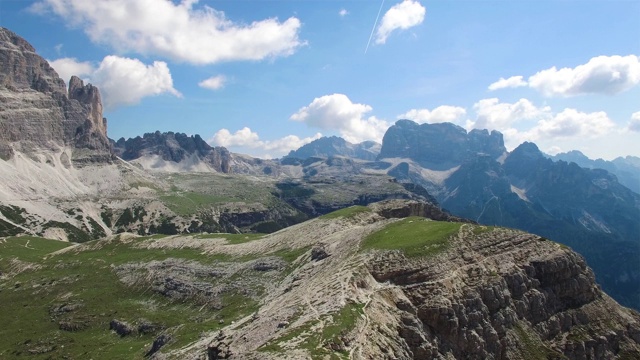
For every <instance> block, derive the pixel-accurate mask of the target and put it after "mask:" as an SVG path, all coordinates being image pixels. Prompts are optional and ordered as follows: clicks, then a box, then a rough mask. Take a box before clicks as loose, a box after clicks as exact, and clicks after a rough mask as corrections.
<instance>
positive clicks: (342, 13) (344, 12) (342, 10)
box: [338, 9, 349, 17]
mask: <svg viewBox="0 0 640 360" xmlns="http://www.w3.org/2000/svg"><path fill="white" fill-rule="evenodd" d="M338 15H340V17H345V16H347V15H349V12H348V11H347V9H340V11H338Z"/></svg>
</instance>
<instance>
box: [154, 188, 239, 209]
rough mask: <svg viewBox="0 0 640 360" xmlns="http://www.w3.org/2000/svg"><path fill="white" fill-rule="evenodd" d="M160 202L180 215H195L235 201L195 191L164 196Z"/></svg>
mask: <svg viewBox="0 0 640 360" xmlns="http://www.w3.org/2000/svg"><path fill="white" fill-rule="evenodd" d="M160 200H162V202H163V203H164V204H165V205H166V206H167V207H168V208H169V209H171V211H173V212H174V213H176V214H178V215H191V214H195V213H197V212H198V211H199V210H201V209H203V208H205V207H210V206H212V205H215V204H220V203H225V202H230V201H233V200H232V199H230V198H227V197H223V196H217V195H209V194H201V193H197V192H194V191H186V192H177V193H174V194H170V195H162V196H160Z"/></svg>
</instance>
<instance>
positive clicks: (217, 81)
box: [198, 75, 226, 90]
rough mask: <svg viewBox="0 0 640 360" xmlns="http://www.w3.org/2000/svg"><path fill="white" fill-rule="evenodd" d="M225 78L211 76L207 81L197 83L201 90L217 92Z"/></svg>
mask: <svg viewBox="0 0 640 360" xmlns="http://www.w3.org/2000/svg"><path fill="white" fill-rule="evenodd" d="M225 81H226V78H225V77H224V76H223V75H217V76H212V77H210V78H208V79H205V80H202V81H200V82H199V83H198V86H200V87H201V88H205V89H209V90H218V89H222V87H223V86H224V83H225Z"/></svg>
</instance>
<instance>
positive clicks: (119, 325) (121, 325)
mask: <svg viewBox="0 0 640 360" xmlns="http://www.w3.org/2000/svg"><path fill="white" fill-rule="evenodd" d="M109 330H113V331H115V332H116V334H118V335H120V336H122V337H124V336H127V335H131V334H133V333H134V332H135V331H136V328H135V327H133V326H132V325H130V324H129V323H127V322H125V321H120V320H117V319H113V320H111V322H110V323H109Z"/></svg>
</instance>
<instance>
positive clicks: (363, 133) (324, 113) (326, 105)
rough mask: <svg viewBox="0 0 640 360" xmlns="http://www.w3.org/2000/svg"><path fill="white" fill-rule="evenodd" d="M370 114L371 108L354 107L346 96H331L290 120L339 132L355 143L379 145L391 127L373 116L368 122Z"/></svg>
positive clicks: (314, 102) (296, 114)
mask: <svg viewBox="0 0 640 360" xmlns="http://www.w3.org/2000/svg"><path fill="white" fill-rule="evenodd" d="M371 110H372V108H371V106H369V105H365V104H356V103H353V102H351V100H350V99H349V98H348V97H347V96H346V95H344V94H332V95H325V96H321V97H319V98H315V99H313V101H312V102H311V104H309V105H308V106H305V107H302V108H301V109H300V110H298V112H296V113H295V114H293V115H291V120H294V121H299V122H304V123H306V124H307V125H309V126H312V127H317V128H320V129H328V130H337V131H339V132H340V134H341V135H342V137H344V139H345V140H347V141H349V142H352V143H359V142H362V141H365V140H375V141H378V142H380V141H382V137H383V136H384V133H385V131H386V130H387V129H388V128H389V126H390V125H389V123H387V122H386V121H384V120H380V119H377V118H376V117H374V116H371V117H369V118H365V117H364V115H365V114H366V113H368V112H370V111H371Z"/></svg>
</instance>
